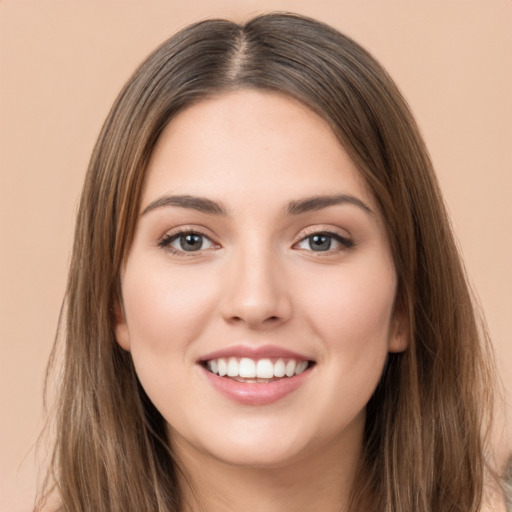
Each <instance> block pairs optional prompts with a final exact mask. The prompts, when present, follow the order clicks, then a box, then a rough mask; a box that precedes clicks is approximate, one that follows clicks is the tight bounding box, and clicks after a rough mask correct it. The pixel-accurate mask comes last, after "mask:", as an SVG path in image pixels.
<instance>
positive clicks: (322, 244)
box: [309, 235, 331, 251]
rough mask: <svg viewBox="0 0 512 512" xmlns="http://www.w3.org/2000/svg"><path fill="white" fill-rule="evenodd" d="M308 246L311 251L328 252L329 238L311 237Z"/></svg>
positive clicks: (323, 236) (325, 236) (321, 236)
mask: <svg viewBox="0 0 512 512" xmlns="http://www.w3.org/2000/svg"><path fill="white" fill-rule="evenodd" d="M309 245H310V247H311V249H313V251H328V250H329V249H330V248H331V237H330V236H327V235H312V236H310V237H309Z"/></svg>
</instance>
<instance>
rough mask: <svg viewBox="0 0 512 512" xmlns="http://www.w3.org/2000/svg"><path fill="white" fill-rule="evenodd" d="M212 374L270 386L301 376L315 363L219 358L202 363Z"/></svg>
mask: <svg viewBox="0 0 512 512" xmlns="http://www.w3.org/2000/svg"><path fill="white" fill-rule="evenodd" d="M201 364H202V366H203V367H204V368H205V369H206V370H207V371H208V372H210V373H213V374H214V375H218V376H219V377H227V378H230V379H233V380H235V381H236V382H244V383H247V384H268V383H271V382H276V381H278V380H281V379H290V378H292V377H295V376H296V375H300V374H301V373H303V372H305V371H306V370H308V369H309V368H311V367H312V366H313V365H314V364H315V363H314V361H308V360H304V359H294V358H261V359H253V358H250V357H229V358H225V357H219V358H215V359H208V360H206V361H202V362H201Z"/></svg>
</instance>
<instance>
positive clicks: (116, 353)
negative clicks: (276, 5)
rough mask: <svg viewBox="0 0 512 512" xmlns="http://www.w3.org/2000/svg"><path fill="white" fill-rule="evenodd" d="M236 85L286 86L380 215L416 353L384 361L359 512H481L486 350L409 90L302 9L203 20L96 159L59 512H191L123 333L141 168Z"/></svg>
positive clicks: (78, 255)
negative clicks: (329, 136) (123, 290)
mask: <svg viewBox="0 0 512 512" xmlns="http://www.w3.org/2000/svg"><path fill="white" fill-rule="evenodd" d="M239 88H257V89H260V90H269V91H279V92H281V93H284V94H287V95H289V96H292V97H294V98H296V99H298V100H300V101H301V102H303V103H304V104H306V105H307V106H309V107H310V108H311V109H313V110H314V111H315V112H316V113H317V114H318V115H320V116H321V117H322V118H324V119H325V120H326V121H327V122H328V123H329V125H330V126H331V127H332V130H333V131H334V133H335V134H336V135H337V137H338V138H339V141H340V143H341V144H342V145H343V147H344V148H345V149H346V151H347V152H348V153H349V155H350V156H351V158H352V159H353V161H354V162H355V163H356V165H357V166H358V168H359V170H360V172H361V174H362V175H363V176H364V177H365V179H366V181H367V183H368V185H369V187H370V188H371V190H372V192H373V194H374V196H375V198H376V200H377V202H378V204H379V206H380V210H381V212H382V215H383V218H384V221H385V223H386V229H387V232H388V236H389V240H390V245H391V247H392V252H393V257H394V263H395V267H396V272H397V275H398V291H397V302H396V307H397V308H399V309H400V310H401V312H402V313H403V314H404V315H406V316H407V317H408V319H409V329H410V333H409V348H408V349H407V350H406V351H405V352H404V353H400V354H391V355H390V356H389V359H388V362H387V365H386V368H385V371H384V374H383V376H382V379H381V382H380V384H379V386H378V388H377V390H376V391H375V393H374V395H373V397H372V399H371V400H370V402H369V404H368V406H367V420H366V427H365V434H364V447H363V458H362V461H361V467H360V468H359V472H358V478H357V479H356V483H355V486H354V489H353V493H352V508H353V510H354V511H358V510H360V503H361V499H362V497H363V496H364V497H365V499H367V500H368V497H370V502H371V510H380V511H382V512H411V511H415V512H427V511H433V510H435V511H436V512H448V511H453V512H454V511H461V512H462V511H464V512H471V511H477V510H479V507H480V506H481V503H482V499H483V487H484V479H485V453H484V444H483V433H484V432H485V427H486V423H485V421H486V419H487V418H489V417H490V416H489V414H488V413H489V410H490V406H491V399H492V393H491V389H492V385H491V381H492V379H491V368H490V363H489V361H490V355H489V351H488V350H489V349H488V342H487V336H486V334H485V331H484V330H482V329H480V330H479V321H478V318H477V315H476V313H475V311H476V310H475V307H474V304H473V301H472V298H471V294H470V291H469V287H468V284H467V280H466V277H465V273H464V269H463V267H462V264H461V260H460V257H459V254H458V251H457V247H456V244H455V242H454V237H453V235H452V232H451V228H450V224H449V221H448V217H447V214H446V210H445V207H444V205H443V201H442V198H441V194H440V191H439V187H438V184H437V181H436V178H435V176H434V173H433V170H432V165H431V162H430V159H429V156H428V153H427V150H426V148H425V146H424V143H423V141H422V138H421V135H420V133H419V131H418V128H417V126H416V123H415V122H414V120H413V118H412V116H411V113H410V111H409V109H408V107H407V104H406V102H405V100H404V99H403V97H402V95H401V94H400V92H399V90H398V89H397V87H396V86H395V84H394V83H393V81H392V80H391V79H390V78H389V76H388V75H387V73H386V72H385V71H384V69H383V68H382V67H381V66H380V65H379V64H378V63H377V62H376V61H375V60H374V59H373V57H372V56H371V55H369V54H368V53H367V52H366V51H365V50H364V49H362V48H361V47H360V46H359V45H358V44H356V43H355V42H354V41H352V40H351V39H349V38H348V37H346V36H344V35H342V34H340V33H339V32H337V31H336V30H334V29H333V28H331V27H329V26H327V25H325V24H323V23H320V22H317V21H314V20H311V19H308V18H304V17H300V16H296V15H292V14H278V13H274V14H268V15H263V16H259V17H256V18H254V19H252V20H251V21H249V22H248V23H246V24H243V25H238V24H235V23H232V22H230V21H226V20H208V21H204V22H200V23H197V24H194V25H192V26H190V27H188V28H186V29H184V30H182V31H181V32H179V33H178V34H177V35H175V36H173V37H172V38H170V39H169V40H168V41H166V42H165V43H164V44H163V45H161V46H160V47H159V48H158V49H157V50H156V51H155V52H154V53H153V54H151V55H150V56H149V58H148V59H147V60H146V61H145V62H144V63H143V64H142V65H141V66H140V67H139V69H138V70H137V71H136V72H135V74H134V75H133V76H132V77H131V79H130V80H129V81H128V83H127V84H126V85H125V87H124V89H123V90H122V92H121V93H120V95H119V97H118V98H117V100H116V102H115V104H114V106H113V108H112V110H111V112H110V114H109V116H108V118H107V120H106V122H105V124H104V126H103V129H102V131H101V134H100V136H99V139H98V142H97V144H96V147H95V149H94V152H93V155H92V158H91V162H90V166H89V170H88V173H87V177H86V180H85V185H84V189H83V194H82V198H81V203H80V208H79V212H78V218H77V223H76V232H75V241H74V247H73V256H72V261H71V268H70V272H69V281H68V287H67V293H66V299H65V311H64V313H65V321H63V322H62V325H61V327H60V331H61V332H60V336H59V337H60V338H61V339H62V340H64V341H65V345H64V354H63V358H64V360H63V370H62V376H61V382H60V391H59V396H58V402H57V411H56V418H57V427H56V429H57V438H56V443H55V449H54V455H53V464H52V472H51V473H50V479H51V481H53V482H54V486H55V488H56V489H57V490H58V493H59V500H60V503H61V506H60V510H62V511H66V512H68V511H69V512H71V511H77V512H78V511H91V510H94V511H95V512H107V511H108V512H121V511H122V512H126V511H127V510H139V511H149V510H151V511H159V512H164V511H165V512H170V511H176V512H177V511H179V510H180V493H179V489H178V486H177V483H176V482H177V479H176V474H177V471H179V464H178V463H177V461H175V460H173V454H172V453H171V452H170V450H169V446H168V443H167V440H166V435H165V425H164V420H163V418H162V416H161V415H160V414H159V412H158V411H157V410H156V409H155V407H154V406H153V405H152V404H151V402H150V401H149V400H148V398H147V397H146V395H145V393H144V391H143V390H142V388H141V386H140V385H139V383H138V380H137V377H136V374H135V371H134V368H133V364H132V361H131V357H130V354H129V353H127V352H125V351H123V350H122V349H121V348H120V347H119V345H118V344H117V343H116V340H115V338H114V334H113V317H114V304H115V301H116V300H121V297H120V293H119V290H120V269H121V266H122V264H123V259H124V257H125V256H126V253H127V251H128V249H129V247H130V243H131V240H132V236H133V232H134V228H135V224H136V221H137V216H138V211H139V201H140V195H141V189H142V185H143V182H144V177H145V171H146V167H147V164H148V160H149V158H150V155H151V153H152V150H153V148H154V146H155V143H156V141H157V140H158V137H159V135H160V134H161V133H162V130H163V129H164V127H165V126H166V125H167V123H169V122H170V121H171V120H172V119H173V117H174V116H175V115H176V114H177V113H178V112H180V111H182V110H183V109H185V108H186V107H188V106H190V105H191V104H193V103H195V102H198V101H200V100H202V99H205V98H208V97H211V96H212V95H215V94H219V93H221V92H225V91H230V90H235V89H239Z"/></svg>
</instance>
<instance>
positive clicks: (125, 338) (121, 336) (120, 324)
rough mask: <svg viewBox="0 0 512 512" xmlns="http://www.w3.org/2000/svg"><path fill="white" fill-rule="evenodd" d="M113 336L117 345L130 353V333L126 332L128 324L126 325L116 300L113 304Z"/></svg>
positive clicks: (121, 307)
mask: <svg viewBox="0 0 512 512" xmlns="http://www.w3.org/2000/svg"><path fill="white" fill-rule="evenodd" d="M114 322H115V325H114V334H115V337H116V341H117V343H118V344H119V345H120V346H121V348H124V349H125V350H126V351H128V352H129V351H130V332H129V331H128V324H127V323H126V315H125V313H124V310H123V306H122V305H121V303H120V302H119V299H116V300H115V302H114Z"/></svg>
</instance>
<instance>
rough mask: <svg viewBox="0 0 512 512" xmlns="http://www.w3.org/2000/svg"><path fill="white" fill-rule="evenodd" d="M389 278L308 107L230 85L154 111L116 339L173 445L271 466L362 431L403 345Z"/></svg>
mask: <svg viewBox="0 0 512 512" xmlns="http://www.w3.org/2000/svg"><path fill="white" fill-rule="evenodd" d="M395 293H396V274H395V270H394V266H393V263H392V260H391V256H390V248H389V246H388V241H387V238H386V234H385V230H384V227H383V223H382V219H381V217H380V214H379V212H378V209H377V207H376V204H375V201H374V199H373V197H372V195H371V194H370V193H369V191H368V190H367V187H366V185H365V183H364V181H363V179H362V178H361V176H360V174H359V172H358V171H357V169H356V168H355V166H354V164H353V163H352V161H351V160H350V158H349V157H348V155H347V153H346V152H345V151H344V149H343V147H342V146H341V145H340V144H339V142H338V140H337V139H336V138H335V136H334V134H333V133H332V131H331V130H330V128H329V127H328V126H327V124H326V123H325V122H324V121H323V120H322V119H321V118H320V117H318V116H317V115H316V114H314V113H313V112H311V111H310V110H309V109H307V108H306V107H305V106H303V105H302V104H300V103H298V102H296V101H295V100H293V99H290V98H288V97H286V96H283V95H279V94H275V93H264V92H257V91H251V90H245V91H238V92H232V93H228V94H225V95H220V96H218V97H215V98H213V99H208V100H204V101H202V102H200V103H198V104H196V105H194V106H192V107H190V108H188V109H187V110H185V111H184V112H182V113H180V114H179V115H178V116H177V117H176V118H175V119H174V120H173V121H172V122H171V123H170V124H169V125H168V126H167V128H166V129H165V131H164V132H163V134H162V136H161V137H160V139H159V142H158V144H157V145H156V147H155V150H154V153H153V155H152V159H151V161H150V165H149V168H148V173H147V178H146V183H145V188H144V190H143V194H142V202H141V211H140V216H139V220H138V224H137V226H136V232H135V237H134V240H133V244H132V246H131V249H130V251H129V253H128V255H127V258H126V262H125V265H124V269H123V273H122V305H121V306H120V307H119V308H118V309H119V311H118V315H117V317H118V318H117V325H116V337H117V340H118V342H119V344H120V345H121V346H122V347H123V348H124V349H126V350H128V351H130V352H131V355H132V357H133V361H134V364H135V368H136V371H137V374H138V377H139V379H140V382H141V383H142V386H143V387H144V389H145V391H146V393H147V394H148V396H149V398H150V399H151V400H152V402H153V403H154V405H155V406H156V408H157V409H158V410H159V411H160V413H161V414H162V415H163V417H164V418H165V420H166V422H167V424H168V432H169V436H170V439H171V443H172V444H173V446H174V447H175V448H176V449H177V448H178V447H179V449H180V450H182V452H190V453H191V452H196V453H200V454H202V456H204V457H210V458H212V459H215V460H220V461H223V462H225V463H228V464H234V465H245V466H254V467H264V466H274V467H275V466H280V465H285V464H287V463H290V462H292V461H297V460H301V459H303V458H304V457H307V456H313V455H315V454H319V453H331V454H332V453H333V450H334V451H338V452H339V451H343V450H346V449H349V448H350V447H352V446H354V445H356V446H357V445H358V444H360V442H361V433H362V429H363V425H364V417H365V406H366V404H367V402H368V400H369V399H370V397H371V395H372V393H373V391H374V389H375V387H376V386H377V383H378V381H379V378H380V376H381V374H382V371H383V367H384V364H385V361H386V357H387V354H388V352H390V351H400V350H403V349H404V348H405V340H404V336H403V335H402V332H403V331H404V329H403V328H402V327H401V322H400V321H399V320H398V319H397V317H396V315H395V314H394V310H393V308H394V301H395Z"/></svg>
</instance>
